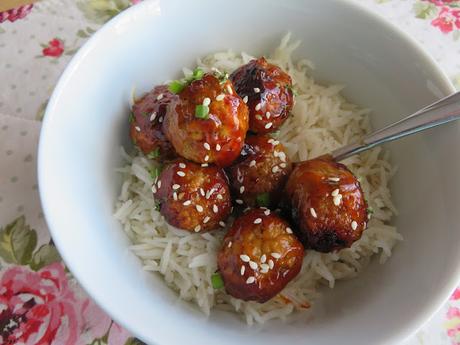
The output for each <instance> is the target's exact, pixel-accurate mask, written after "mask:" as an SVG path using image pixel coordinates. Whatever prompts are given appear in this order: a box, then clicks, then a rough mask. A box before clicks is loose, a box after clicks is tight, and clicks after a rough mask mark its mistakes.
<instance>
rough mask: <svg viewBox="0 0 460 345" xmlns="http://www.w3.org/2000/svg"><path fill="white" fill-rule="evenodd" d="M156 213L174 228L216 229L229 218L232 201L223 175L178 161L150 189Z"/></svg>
mask: <svg viewBox="0 0 460 345" xmlns="http://www.w3.org/2000/svg"><path fill="white" fill-rule="evenodd" d="M152 191H153V193H154V197H155V200H156V201H158V202H159V204H160V213H161V214H162V215H163V216H164V217H165V219H166V221H167V222H168V223H169V224H170V225H172V226H174V227H177V228H180V229H183V230H188V231H192V232H204V231H208V230H213V229H217V228H219V227H220V226H221V224H222V222H225V220H226V219H227V217H228V216H229V215H230V212H231V208H232V201H231V196H230V190H229V187H228V182H227V177H226V176H225V174H224V172H223V171H222V170H221V169H220V168H218V167H216V166H209V167H202V166H200V165H199V164H196V163H193V162H190V161H186V160H184V159H178V160H176V161H174V162H172V163H170V164H169V165H167V166H166V167H165V168H164V169H163V171H162V172H161V174H160V176H159V178H158V180H157V181H156V182H155V183H154V185H153V186H152Z"/></svg>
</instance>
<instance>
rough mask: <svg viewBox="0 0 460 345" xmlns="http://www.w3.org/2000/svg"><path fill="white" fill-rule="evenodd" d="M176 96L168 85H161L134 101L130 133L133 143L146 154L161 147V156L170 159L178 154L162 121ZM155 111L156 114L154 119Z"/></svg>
mask: <svg viewBox="0 0 460 345" xmlns="http://www.w3.org/2000/svg"><path fill="white" fill-rule="evenodd" d="M159 95H162V98H161V99H158V96H159ZM174 97H175V95H173V94H172V93H171V92H169V91H168V87H167V86H166V85H160V86H156V87H155V88H154V89H153V90H152V91H150V92H149V93H146V94H145V95H144V96H143V97H142V98H140V99H139V100H137V101H136V102H135V103H134V105H133V109H132V113H133V119H132V121H131V125H130V130H129V133H130V135H131V139H132V140H133V143H134V144H135V145H137V147H139V149H140V150H141V151H142V152H143V153H144V154H146V155H148V154H149V153H152V152H154V151H155V150H157V149H159V150H160V151H159V153H160V157H161V158H166V159H170V158H173V157H175V156H176V153H175V151H174V148H173V147H172V145H171V143H170V142H169V141H168V139H166V137H165V135H164V133H163V129H162V123H161V122H162V121H164V116H165V114H166V108H167V105H168V104H169V103H170V102H171V100H172V99H173V98H174ZM153 113H156V115H155V118H154V119H153V121H152V120H151V117H152V114H153ZM138 129H139V130H138Z"/></svg>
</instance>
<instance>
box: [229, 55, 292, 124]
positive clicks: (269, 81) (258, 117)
mask: <svg viewBox="0 0 460 345" xmlns="http://www.w3.org/2000/svg"><path fill="white" fill-rule="evenodd" d="M230 79H231V80H232V81H233V84H234V85H235V88H236V92H237V93H238V94H239V95H240V96H241V97H246V96H247V97H248V108H249V129H250V130H251V131H252V132H255V133H269V132H272V131H275V130H276V129H278V128H279V127H280V126H281V125H282V124H283V122H284V120H286V118H287V117H288V115H289V112H290V111H291V109H292V106H293V103H294V98H293V93H292V80H291V77H290V76H289V75H288V74H287V73H286V72H284V71H283V70H282V69H281V68H279V67H278V66H275V65H273V64H270V63H268V62H267V60H265V58H263V57H261V58H259V59H257V60H252V61H250V62H249V63H247V64H246V65H244V66H241V67H240V68H238V69H236V70H235V71H234V72H233V73H232V74H231V76H230Z"/></svg>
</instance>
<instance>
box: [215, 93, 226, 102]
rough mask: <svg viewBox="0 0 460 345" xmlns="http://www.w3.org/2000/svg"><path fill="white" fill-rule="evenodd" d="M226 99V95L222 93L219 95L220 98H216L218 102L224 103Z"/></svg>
mask: <svg viewBox="0 0 460 345" xmlns="http://www.w3.org/2000/svg"><path fill="white" fill-rule="evenodd" d="M224 98H225V95H224V94H223V93H221V94H220V95H218V96H217V97H216V101H223V100H224Z"/></svg>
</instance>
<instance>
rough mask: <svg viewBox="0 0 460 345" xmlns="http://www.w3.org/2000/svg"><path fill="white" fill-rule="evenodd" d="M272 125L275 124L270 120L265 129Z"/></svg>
mask: <svg viewBox="0 0 460 345" xmlns="http://www.w3.org/2000/svg"><path fill="white" fill-rule="evenodd" d="M271 126H273V123H271V122H269V123H267V124H266V125H265V129H269V128H270V127H271Z"/></svg>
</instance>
